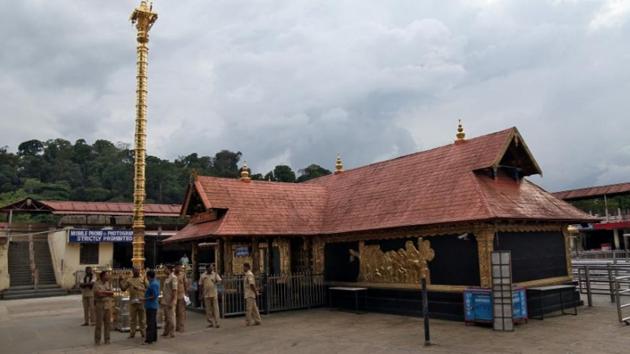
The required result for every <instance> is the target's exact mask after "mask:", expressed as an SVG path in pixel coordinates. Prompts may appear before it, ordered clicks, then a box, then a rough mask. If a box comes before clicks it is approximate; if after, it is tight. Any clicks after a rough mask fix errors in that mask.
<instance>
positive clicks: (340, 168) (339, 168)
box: [335, 153, 343, 174]
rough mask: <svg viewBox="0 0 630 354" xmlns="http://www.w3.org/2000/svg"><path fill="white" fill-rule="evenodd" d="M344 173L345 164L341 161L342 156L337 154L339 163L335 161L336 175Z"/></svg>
mask: <svg viewBox="0 0 630 354" xmlns="http://www.w3.org/2000/svg"><path fill="white" fill-rule="evenodd" d="M341 172H343V162H342V161H341V155H340V154H339V153H337V161H335V174H339V173H341Z"/></svg>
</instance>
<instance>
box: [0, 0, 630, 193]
mask: <svg viewBox="0 0 630 354" xmlns="http://www.w3.org/2000/svg"><path fill="white" fill-rule="evenodd" d="M611 3H612V2H611V1H602V2H584V1H559V0H549V1H535V2H531V1H485V0H468V1H413V0H397V1H388V2H382V1H359V0H356V1H343V2H330V3H321V2H301V1H281V0H278V1H272V0H268V1H257V2H251V1H245V0H229V1H228V0H218V1H211V2H209V1H201V0H195V1H187V2H175V1H158V2H156V5H155V8H156V10H157V11H158V12H159V15H160V18H159V20H158V22H157V24H156V25H155V27H154V29H153V30H152V33H151V43H150V47H151V49H150V66H149V74H150V82H149V89H150V91H149V129H150V131H149V151H150V153H151V154H155V155H158V156H162V157H166V158H174V157H177V156H178V155H182V154H187V153H190V152H198V153H201V154H213V153H214V152H216V151H218V150H219V149H222V148H227V149H232V150H240V151H242V152H243V153H244V154H245V158H246V159H247V160H248V162H249V164H250V166H251V167H252V168H253V169H254V170H257V171H261V172H265V171H266V170H269V169H271V168H272V167H273V165H274V164H277V163H289V164H291V165H292V166H293V167H294V168H296V169H297V168H301V167H304V166H306V165H308V164H309V163H312V162H314V163H319V164H322V165H324V166H326V167H328V168H332V167H333V163H334V158H335V154H336V153H337V152H341V153H342V156H343V158H344V161H345V163H346V165H347V166H348V167H353V166H359V165H362V164H366V163H370V162H373V161H376V160H380V159H385V158H390V157H394V156H398V155H400V154H405V153H410V152H413V151H417V150H419V149H426V148H430V147H434V146H437V145H441V144H447V143H450V142H452V139H453V135H454V130H455V125H456V120H457V118H464V124H465V127H466V129H467V132H468V134H469V136H475V135H480V134H484V133H488V132H491V131H494V130H498V129H504V128H507V127H510V126H517V127H519V129H520V130H521V132H522V133H523V134H524V135H525V138H526V139H527V141H528V143H529V145H530V148H531V149H532V150H533V151H534V153H535V155H536V157H537V158H538V160H539V162H540V163H541V165H542V167H543V170H544V172H545V176H544V178H543V179H542V180H541V179H535V180H536V182H538V183H540V184H542V185H543V186H545V187H547V188H549V189H564V188H571V187H577V186H580V185H588V184H593V183H612V182H619V181H624V180H627V179H628V177H626V176H627V175H628V173H630V171H628V166H630V161H629V158H628V154H627V151H628V149H629V148H630V147H629V146H630V144H629V143H627V139H626V136H627V133H626V132H625V130H624V129H623V128H622V127H623V126H625V125H627V122H628V118H627V116H626V112H628V111H629V108H630V107H629V106H630V103H629V102H630V101H628V100H627V97H626V96H627V94H626V93H627V92H628V89H629V88H630V87H628V85H629V84H628V82H630V80H628V79H629V78H630V77H629V76H630V72H629V71H628V70H627V69H626V67H627V62H628V58H629V57H630V44H629V43H628V42H627V37H628V34H630V28H629V27H628V26H629V25H628V20H627V19H628V16H629V15H630V14H629V11H626V9H625V8H621V9H617V8H616V7H611V5H610V4H611ZM135 4H136V1H131V0H130V1H105V2H96V1H70V0H65V1H61V0H59V1H54V2H53V1H46V2H43V1H35V0H30V1H26V0H25V1H18V2H16V1H10V0H0V43H3V50H2V51H0V97H2V100H0V112H1V114H2V116H1V119H0V145H5V144H6V145H10V146H12V147H13V148H15V147H16V146H17V144H19V143H20V142H21V141H23V140H26V139H31V138H40V139H47V138H54V137H57V136H60V137H64V138H67V139H69V140H73V139H76V138H79V137H85V138H87V139H88V140H94V139H97V138H106V139H110V140H112V141H127V142H130V141H132V137H133V115H134V92H135V82H134V79H135V73H134V70H135V62H134V61H135V43H134V39H135V35H134V30H133V28H132V27H131V25H130V23H129V22H128V15H129V13H130V12H131V10H132V8H133V6H134V5H135ZM15 122H19V124H16V123H15Z"/></svg>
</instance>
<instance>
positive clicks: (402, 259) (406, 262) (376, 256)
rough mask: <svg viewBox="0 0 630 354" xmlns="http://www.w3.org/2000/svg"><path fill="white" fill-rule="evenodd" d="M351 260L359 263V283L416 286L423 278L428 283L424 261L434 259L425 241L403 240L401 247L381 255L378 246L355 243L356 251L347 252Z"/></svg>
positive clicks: (427, 271)
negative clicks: (407, 284)
mask: <svg viewBox="0 0 630 354" xmlns="http://www.w3.org/2000/svg"><path fill="white" fill-rule="evenodd" d="M350 257H351V259H352V260H354V259H357V260H359V261H360V266H359V279H358V280H359V282H373V283H418V282H419V280H420V278H421V277H422V276H426V279H427V283H430V279H431V277H430V273H429V269H428V267H427V262H430V261H431V260H433V258H434V257H435V252H434V251H433V249H431V243H430V242H429V241H428V240H422V239H421V238H419V239H418V241H417V244H416V243H414V241H407V242H406V243H405V248H401V249H399V250H397V251H393V250H392V251H387V252H383V251H382V250H381V247H380V246H379V245H365V242H364V241H361V242H359V251H358V252H357V251H355V250H350Z"/></svg>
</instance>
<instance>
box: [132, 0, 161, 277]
mask: <svg viewBox="0 0 630 354" xmlns="http://www.w3.org/2000/svg"><path fill="white" fill-rule="evenodd" d="M152 7H153V5H152V4H149V3H147V1H145V0H142V1H140V5H138V7H136V8H135V9H134V10H133V12H132V13H131V18H130V20H131V23H132V24H134V25H135V26H136V29H137V36H136V40H137V42H138V44H137V47H136V53H137V64H136V130H135V138H134V175H133V187H134V188H133V242H132V245H133V256H132V258H131V262H132V263H133V266H134V267H135V268H138V269H143V268H144V200H145V197H146V192H145V184H146V182H145V160H146V144H147V92H148V89H147V79H148V77H147V65H148V55H149V46H148V44H149V30H150V29H151V27H152V26H153V24H154V23H155V21H156V20H157V14H156V13H155V12H153V9H152Z"/></svg>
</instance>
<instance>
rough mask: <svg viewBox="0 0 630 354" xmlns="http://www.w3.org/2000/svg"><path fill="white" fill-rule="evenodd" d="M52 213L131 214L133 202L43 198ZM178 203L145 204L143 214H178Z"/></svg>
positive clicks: (173, 215)
mask: <svg viewBox="0 0 630 354" xmlns="http://www.w3.org/2000/svg"><path fill="white" fill-rule="evenodd" d="M42 203H44V204H46V205H48V206H50V207H51V208H52V209H53V211H52V213H53V214H59V215H74V214H80V215H133V203H111V202H76V201H58V200H45V201H42ZM180 208H181V206H180V205H179V204H145V205H144V215H145V216H171V217H176V216H179V212H180Z"/></svg>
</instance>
